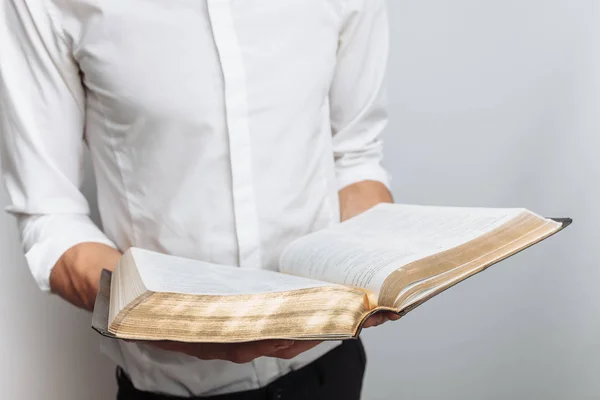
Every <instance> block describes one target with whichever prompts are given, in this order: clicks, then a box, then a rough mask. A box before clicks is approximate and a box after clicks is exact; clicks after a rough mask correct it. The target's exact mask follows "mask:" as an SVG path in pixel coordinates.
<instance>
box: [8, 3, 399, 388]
mask: <svg viewBox="0 0 600 400" xmlns="http://www.w3.org/2000/svg"><path fill="white" fill-rule="evenodd" d="M387 50H388V21H387V15H386V7H385V2H384V0H169V1H157V0H127V1H123V0H3V1H2V2H1V5H0V106H1V108H0V111H1V113H0V131H1V138H2V140H1V142H0V144H1V146H0V147H1V148H2V154H1V156H2V157H1V159H2V167H3V168H2V170H3V174H4V177H5V182H6V185H7V188H8V193H9V195H10V198H11V202H12V204H11V205H10V206H9V207H8V211H9V212H10V213H12V214H14V215H15V216H16V218H17V219H18V223H19V227H20V230H21V234H22V241H23V246H24V248H25V253H26V259H27V262H28V264H29V267H30V268H31V271H32V273H33V276H34V277H35V279H36V281H37V283H38V285H39V286H40V288H42V289H43V290H48V289H49V276H50V271H51V269H52V267H53V266H54V264H55V263H56V262H57V260H58V259H59V258H60V256H61V255H62V254H63V253H64V252H65V251H66V250H67V249H69V248H70V247H72V246H74V245H76V244H78V243H82V242H99V243H105V244H108V245H111V246H115V247H117V248H118V249H120V250H125V249H127V248H128V247H130V246H138V247H142V248H146V249H151V250H155V251H159V252H164V253H169V254H175V255H178V256H183V257H189V258H194V259H199V260H205V261H209V262H214V263H220V264H228V265H238V266H240V267H241V268H267V269H277V258H278V255H279V253H280V252H281V250H282V249H283V247H284V246H285V245H286V244H288V243H289V242H290V241H292V240H293V239H295V238H297V237H299V236H301V235H305V234H307V233H309V232H311V231H314V230H317V229H321V228H323V227H326V226H328V225H331V224H334V223H337V222H338V221H339V204H338V195H337V192H338V190H339V189H340V188H342V187H344V186H346V185H348V184H351V183H354V182H358V181H362V180H367V179H368V180H376V181H380V182H383V183H385V184H387V178H388V177H387V173H386V172H385V171H384V170H383V169H382V167H381V165H380V161H381V156H382V148H381V141H380V139H379V136H380V133H381V131H382V130H383V128H384V126H385V124H386V120H387V116H386V111H385V96H384V89H385V85H384V80H385V69H386V64H387ZM86 144H87V146H88V147H89V149H90V153H91V157H92V161H93V165H94V170H95V175H96V182H97V186H98V205H99V209H100V215H101V219H102V226H103V228H102V229H100V228H98V227H97V226H96V225H94V223H93V222H92V221H91V220H90V219H89V216H88V213H89V207H88V203H87V202H86V200H85V198H84V197H83V195H82V194H81V192H80V190H79V185H80V183H81V181H82V154H83V151H84V146H85V145H86ZM336 344H337V343H326V344H323V345H320V346H318V347H316V348H315V349H313V350H311V351H309V352H307V353H304V354H302V355H301V356H299V357H297V358H296V359H294V360H289V361H287V360H280V359H274V358H260V359H257V360H255V361H254V362H252V363H248V364H244V365H237V364H233V363H230V362H227V361H202V360H198V359H195V358H192V357H188V356H185V355H181V354H178V353H171V352H165V351H162V350H158V349H156V348H153V347H149V346H144V345H137V344H130V343H122V342H120V341H115V340H108V339H107V340H105V342H104V344H103V347H104V349H105V350H106V351H107V353H108V354H109V355H110V357H112V359H113V360H114V361H115V362H116V363H118V364H119V365H121V366H122V367H123V368H124V369H125V371H126V372H127V373H128V374H129V375H130V376H131V378H132V381H133V383H134V384H135V386H136V387H137V388H139V389H142V390H148V391H155V392H163V393H169V394H173V395H182V396H186V395H211V394H219V393H226V392H233V391H241V390H249V389H253V388H257V387H260V386H263V385H266V384H268V383H269V382H271V381H273V380H274V379H276V378H277V377H279V376H281V375H283V374H285V373H287V372H289V371H291V370H294V369H297V368H299V367H301V366H303V365H305V364H307V363H309V362H311V361H313V360H314V359H316V358H317V357H319V356H321V355H322V354H324V353H325V352H327V351H328V350H330V349H331V348H332V347H333V346H335V345H336Z"/></svg>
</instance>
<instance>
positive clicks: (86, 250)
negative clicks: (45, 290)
mask: <svg viewBox="0 0 600 400" xmlns="http://www.w3.org/2000/svg"><path fill="white" fill-rule="evenodd" d="M120 257H121V253H120V252H119V251H117V250H115V249H113V248H112V247H110V246H106V245H104V244H100V243H80V244H78V245H75V246H73V247H71V248H70V249H69V250H67V251H66V252H65V253H64V254H63V255H62V257H61V258H60V259H59V260H58V262H57V263H56V265H55V266H54V268H53V269H52V273H51V274H50V288H51V290H52V292H53V293H56V294H58V295H59V296H60V297H62V298H63V299H65V300H67V301H68V302H70V303H71V304H73V305H75V306H77V307H81V308H84V309H86V310H89V311H92V310H93V308H94V302H95V300H96V294H97V293H98V284H99V282H100V274H101V272H102V270H103V269H107V270H109V271H112V270H114V268H115V267H116V265H117V262H118V261H119V258H120Z"/></svg>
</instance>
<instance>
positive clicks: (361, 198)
mask: <svg viewBox="0 0 600 400" xmlns="http://www.w3.org/2000/svg"><path fill="white" fill-rule="evenodd" d="M339 200H340V219H341V221H345V220H347V219H349V218H352V217H354V216H356V215H358V214H362V213H363V212H365V211H367V210H368V209H370V208H372V207H374V206H376V205H377V204H379V203H391V202H392V195H391V194H390V192H389V190H388V189H387V188H386V187H385V185H384V184H382V183H381V182H375V181H362V182H357V183H353V184H352V185H348V186H346V187H345V188H343V189H342V190H340V191H339Z"/></svg>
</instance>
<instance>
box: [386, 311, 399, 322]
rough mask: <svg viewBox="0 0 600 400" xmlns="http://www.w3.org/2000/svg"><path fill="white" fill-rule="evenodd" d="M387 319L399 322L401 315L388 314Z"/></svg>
mask: <svg viewBox="0 0 600 400" xmlns="http://www.w3.org/2000/svg"><path fill="white" fill-rule="evenodd" d="M387 319H389V320H390V321H398V320H399V319H400V315H398V314H396V313H393V312H388V313H387Z"/></svg>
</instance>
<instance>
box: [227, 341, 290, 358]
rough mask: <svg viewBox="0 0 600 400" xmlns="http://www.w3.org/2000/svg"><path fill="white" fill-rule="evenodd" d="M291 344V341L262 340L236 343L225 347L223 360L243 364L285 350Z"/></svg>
mask: <svg viewBox="0 0 600 400" xmlns="http://www.w3.org/2000/svg"><path fill="white" fill-rule="evenodd" d="M293 344H294V341H293V340H262V341H257V342H248V343H238V344H236V345H229V346H228V347H227V350H228V351H227V354H226V356H225V357H224V359H226V360H229V361H233V362H234V363H237V364H245V363H248V362H250V361H252V360H254V359H256V358H258V357H263V356H267V355H270V354H273V353H275V352H277V351H281V350H285V349H287V348H289V347H291V346H292V345H293Z"/></svg>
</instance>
